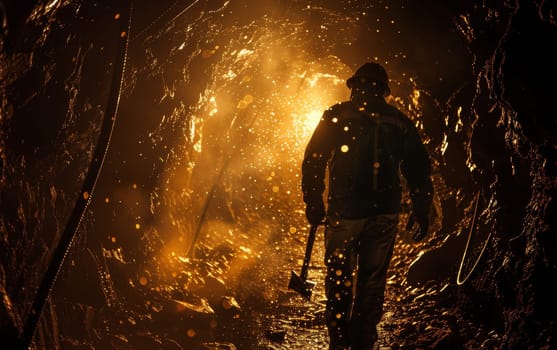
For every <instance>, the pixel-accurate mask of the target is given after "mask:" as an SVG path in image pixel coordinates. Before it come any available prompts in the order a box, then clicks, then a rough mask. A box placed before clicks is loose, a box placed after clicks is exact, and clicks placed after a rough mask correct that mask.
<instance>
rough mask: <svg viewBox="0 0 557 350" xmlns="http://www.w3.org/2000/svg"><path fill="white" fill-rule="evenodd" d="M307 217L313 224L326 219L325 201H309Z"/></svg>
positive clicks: (320, 222)
mask: <svg viewBox="0 0 557 350" xmlns="http://www.w3.org/2000/svg"><path fill="white" fill-rule="evenodd" d="M306 218H307V219H308V221H309V223H310V224H311V225H319V224H322V223H323V220H325V204H323V201H317V202H312V203H308V205H307V206H306Z"/></svg>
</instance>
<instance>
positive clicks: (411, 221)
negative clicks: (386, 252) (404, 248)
mask: <svg viewBox="0 0 557 350" xmlns="http://www.w3.org/2000/svg"><path fill="white" fill-rule="evenodd" d="M416 222H417V224H418V225H417V226H418V227H416V228H414V226H415V225H416ZM428 229H429V220H428V218H427V217H425V216H423V217H416V216H415V215H414V214H411V215H410V217H409V218H408V223H407V224H406V230H413V231H414V233H413V234H412V239H413V240H414V241H416V242H419V241H421V240H422V239H424V238H425V236H427V231H428Z"/></svg>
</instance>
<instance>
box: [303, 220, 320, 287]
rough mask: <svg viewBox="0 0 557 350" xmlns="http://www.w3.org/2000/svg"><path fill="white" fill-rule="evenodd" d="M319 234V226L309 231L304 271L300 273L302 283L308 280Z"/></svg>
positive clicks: (312, 227) (312, 226) (313, 226)
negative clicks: (316, 235) (312, 252)
mask: <svg viewBox="0 0 557 350" xmlns="http://www.w3.org/2000/svg"><path fill="white" fill-rule="evenodd" d="M316 232H317V225H311V228H310V229H309V235H308V241H307V243H306V254H305V256H304V263H303V264H302V271H301V272H300V278H301V279H302V281H305V280H307V277H308V268H309V262H310V260H311V251H312V250H313V242H314V241H315V233H316Z"/></svg>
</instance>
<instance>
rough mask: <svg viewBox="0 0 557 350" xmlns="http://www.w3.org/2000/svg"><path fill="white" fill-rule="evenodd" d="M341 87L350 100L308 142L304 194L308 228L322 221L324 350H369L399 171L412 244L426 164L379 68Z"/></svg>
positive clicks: (425, 208)
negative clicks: (327, 343) (326, 341)
mask: <svg viewBox="0 0 557 350" xmlns="http://www.w3.org/2000/svg"><path fill="white" fill-rule="evenodd" d="M346 83H347V86H348V87H349V88H350V89H351V96H350V100H349V101H345V102H341V103H338V104H336V105H334V106H332V107H330V108H329V109H327V110H326V111H325V112H324V113H323V116H322V118H321V120H320V122H319V124H318V125H317V128H316V129H315V131H314V133H313V135H312V137H311V139H310V141H309V143H308V145H307V148H306V151H305V155H304V161H303V165H302V190H303V195H304V201H305V203H306V216H307V219H308V221H309V222H310V224H312V225H318V224H320V223H322V222H324V221H325V223H326V226H325V227H326V228H325V264H326V266H327V275H326V281H325V291H326V295H327V310H326V318H327V326H328V331H329V338H330V347H329V349H366V350H369V349H372V348H373V346H374V344H375V342H376V341H377V330H376V326H377V323H378V322H379V321H380V319H381V317H382V315H383V301H384V291H385V284H386V276H387V268H388V266H389V262H390V260H391V256H392V252H393V246H394V242H395V236H396V232H397V226H398V219H399V213H400V210H401V196H402V188H401V179H400V174H402V175H403V176H404V177H405V179H406V181H407V184H408V187H409V191H410V196H411V199H412V207H413V219H415V222H417V224H418V229H417V231H416V233H415V234H414V239H415V240H416V241H419V240H421V239H423V238H424V237H425V235H426V233H427V231H428V227H429V223H428V212H429V208H430V205H431V200H432V195H433V186H432V183H431V178H430V172H431V163H430V159H429V156H428V153H427V151H426V149H425V147H424V145H423V143H422V141H421V139H420V136H419V134H418V131H417V129H416V127H415V126H414V124H413V123H412V122H411V121H410V119H409V118H408V117H407V116H406V115H404V114H403V113H402V112H401V111H399V110H398V109H397V108H395V107H394V106H391V105H389V104H388V103H387V102H386V101H385V97H386V96H388V95H389V94H390V89H389V84H388V77H387V73H386V72H385V69H384V68H383V67H382V66H381V65H379V64H377V63H366V64H364V65H363V66H361V67H360V68H359V69H358V70H357V71H356V72H355V74H354V75H353V76H352V77H351V78H350V79H348V80H347V82H346ZM326 170H328V188H327V192H328V193H327V201H326V202H327V210H325V203H324V200H323V195H324V191H325V188H326V187H325V177H326V173H327V171H326ZM356 271H357V275H356ZM354 281H357V282H356V288H355V289H354V286H353V283H354Z"/></svg>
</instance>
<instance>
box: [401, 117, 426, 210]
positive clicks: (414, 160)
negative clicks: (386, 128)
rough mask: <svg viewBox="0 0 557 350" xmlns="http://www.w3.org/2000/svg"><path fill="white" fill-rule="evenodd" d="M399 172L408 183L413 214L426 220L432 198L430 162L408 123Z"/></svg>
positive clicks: (418, 138)
mask: <svg viewBox="0 0 557 350" xmlns="http://www.w3.org/2000/svg"><path fill="white" fill-rule="evenodd" d="M401 171H402V174H403V175H404V177H405V178H406V180H407V183H408V187H409V191H410V198H411V200H412V209H413V212H414V214H415V215H416V216H418V217H421V218H427V215H428V213H429V209H430V207H431V201H432V198H433V184H432V182H431V161H430V158H429V154H428V153H427V150H426V148H425V146H424V144H423V142H422V140H421V138H420V135H419V133H418V130H417V129H416V127H415V126H414V125H413V124H412V123H409V128H408V129H407V130H406V133H405V137H404V140H403V155H402V164H401Z"/></svg>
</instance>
